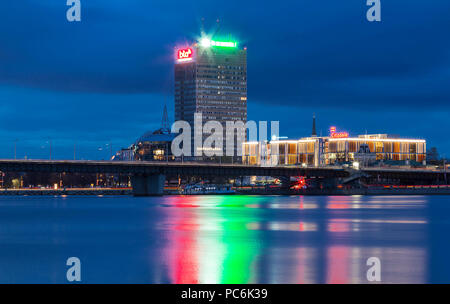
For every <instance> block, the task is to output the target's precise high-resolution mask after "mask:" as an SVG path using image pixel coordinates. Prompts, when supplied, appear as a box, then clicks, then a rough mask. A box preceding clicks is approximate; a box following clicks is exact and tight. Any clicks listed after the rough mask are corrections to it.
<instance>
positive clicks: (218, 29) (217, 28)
mask: <svg viewBox="0 0 450 304" xmlns="http://www.w3.org/2000/svg"><path fill="white" fill-rule="evenodd" d="M216 25H217V27H216V31H215V32H214V35H213V37H214V36H215V35H216V34H217V33H218V32H219V31H220V19H219V18H217V20H216Z"/></svg>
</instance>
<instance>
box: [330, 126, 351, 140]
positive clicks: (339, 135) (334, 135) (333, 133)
mask: <svg viewBox="0 0 450 304" xmlns="http://www.w3.org/2000/svg"><path fill="white" fill-rule="evenodd" d="M330 135H331V137H332V138H347V137H348V133H347V132H336V127H331V128H330Z"/></svg>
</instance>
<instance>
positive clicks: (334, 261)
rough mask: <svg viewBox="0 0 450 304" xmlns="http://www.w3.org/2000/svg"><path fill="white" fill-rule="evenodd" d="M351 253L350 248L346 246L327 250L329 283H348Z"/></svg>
mask: <svg viewBox="0 0 450 304" xmlns="http://www.w3.org/2000/svg"><path fill="white" fill-rule="evenodd" d="M349 253H350V250H349V248H348V247H344V246H333V247H330V248H328V249H327V265H328V271H327V283H330V284H347V283H348V276H349V269H348V267H349V265H348V261H349V258H350V257H349Z"/></svg>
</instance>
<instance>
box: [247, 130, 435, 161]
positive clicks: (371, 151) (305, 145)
mask: <svg viewBox="0 0 450 304" xmlns="http://www.w3.org/2000/svg"><path fill="white" fill-rule="evenodd" d="M313 134H314V132H313ZM242 159H243V163H244V164H248V165H261V166H278V165H280V166H282V165H301V166H316V167H318V166H324V165H333V164H343V163H347V162H362V164H364V165H371V164H373V163H376V162H380V161H393V162H395V161H409V162H411V163H413V162H414V163H421V164H424V163H425V161H426V141H425V140H423V139H404V138H400V137H396V136H390V135H387V134H373V135H359V136H356V137H351V136H349V134H348V133H347V132H336V128H335V127H332V128H330V135H329V136H326V137H318V136H312V137H306V138H301V139H298V140H272V141H266V142H246V143H244V146H243V158H242Z"/></svg>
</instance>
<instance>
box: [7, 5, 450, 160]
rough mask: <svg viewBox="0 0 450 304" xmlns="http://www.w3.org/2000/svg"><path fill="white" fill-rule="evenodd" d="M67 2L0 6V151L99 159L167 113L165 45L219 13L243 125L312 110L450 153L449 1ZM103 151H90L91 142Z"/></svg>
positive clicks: (355, 127)
mask: <svg viewBox="0 0 450 304" xmlns="http://www.w3.org/2000/svg"><path fill="white" fill-rule="evenodd" d="M365 2H366V1H365V0H346V1H336V0H322V1H317V0H297V1H276V2H273V1H270V2H265V1H242V0H240V1H234V0H233V1H231V0H230V1H221V2H213V1H148V0H126V1H123V0H108V1H107V0H81V3H82V17H81V18H82V21H81V22H73V23H69V22H67V20H66V10H67V9H68V7H67V6H66V0H52V1H35V0H22V1H2V3H1V4H0V105H1V107H0V158H11V157H13V155H14V154H13V153H14V141H15V139H17V140H18V142H17V154H18V157H25V155H27V156H28V157H29V158H45V157H48V154H49V153H48V151H49V143H48V142H49V141H50V140H51V142H52V146H53V157H54V158H60V159H63V158H72V157H73V146H74V143H76V144H77V154H78V157H79V158H85V159H94V158H95V159H102V158H107V157H108V154H109V152H107V151H108V149H109V148H107V147H106V146H105V145H106V144H107V143H109V142H112V144H113V147H114V150H116V149H118V148H120V147H122V146H123V147H125V146H127V145H129V144H130V143H131V142H133V141H134V140H135V139H136V138H137V137H139V136H140V135H141V134H142V133H144V132H145V131H146V130H152V129H155V128H158V127H159V125H160V123H161V116H162V109H163V106H164V103H165V102H166V103H167V105H168V108H169V116H170V118H171V119H173V60H172V58H173V47H174V46H175V45H177V44H180V43H183V42H185V41H191V40H193V39H195V38H196V37H197V36H198V34H199V31H200V24H201V21H200V20H201V18H202V17H204V18H205V19H206V28H213V27H214V24H215V20H216V19H217V18H220V19H221V23H222V33H231V34H232V35H234V36H235V37H237V38H238V40H239V41H240V43H241V45H246V46H247V47H248V100H249V106H248V113H249V119H254V120H280V122H281V125H280V129H281V134H282V135H287V136H289V137H290V138H298V137H303V136H307V135H309V134H310V131H311V130H310V129H311V116H312V114H313V113H314V112H315V113H316V115H317V120H318V121H317V124H318V129H319V130H323V133H324V134H325V133H326V132H327V129H328V127H329V126H330V125H336V126H338V128H340V129H343V130H346V131H349V132H350V133H351V134H353V135H356V134H360V133H365V132H366V130H367V132H368V133H392V134H398V135H401V136H403V137H417V138H426V139H427V140H428V142H429V147H430V146H437V147H438V148H439V150H440V151H441V152H442V153H445V152H447V156H450V155H449V154H450V139H449V136H448V135H447V132H448V131H447V129H448V127H449V125H450V124H449V122H448V120H449V118H448V113H449V110H450V2H449V1H448V0H433V1H423V0H422V1H417V0H409V1H408V0H381V3H382V22H381V23H369V22H368V21H367V20H366V18H365V15H366V10H367V8H368V7H367V6H366V5H365ZM99 147H102V148H103V150H101V151H99V150H98V148H99Z"/></svg>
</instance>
